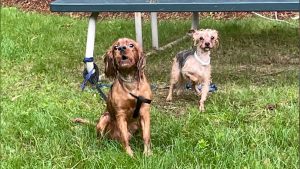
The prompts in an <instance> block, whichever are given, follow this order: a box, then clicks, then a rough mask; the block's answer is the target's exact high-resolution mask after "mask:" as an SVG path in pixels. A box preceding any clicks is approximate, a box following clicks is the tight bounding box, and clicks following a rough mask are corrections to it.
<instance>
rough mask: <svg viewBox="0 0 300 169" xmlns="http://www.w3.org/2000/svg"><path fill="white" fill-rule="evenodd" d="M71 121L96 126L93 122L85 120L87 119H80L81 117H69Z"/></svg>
mask: <svg viewBox="0 0 300 169" xmlns="http://www.w3.org/2000/svg"><path fill="white" fill-rule="evenodd" d="M71 121H72V122H73V123H80V124H87V125H91V126H96V124H95V123H93V122H91V121H89V120H87V119H82V118H74V119H71Z"/></svg>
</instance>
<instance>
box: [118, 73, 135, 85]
mask: <svg viewBox="0 0 300 169" xmlns="http://www.w3.org/2000/svg"><path fill="white" fill-rule="evenodd" d="M118 79H119V80H121V81H122V82H125V83H133V82H135V81H136V79H135V78H132V79H126V78H124V77H123V76H121V75H120V74H118Z"/></svg>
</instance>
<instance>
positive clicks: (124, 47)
mask: <svg viewBox="0 0 300 169" xmlns="http://www.w3.org/2000/svg"><path fill="white" fill-rule="evenodd" d="M118 50H119V51H125V50H126V46H119V47H118Z"/></svg>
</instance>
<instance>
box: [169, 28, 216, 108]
mask: <svg viewBox="0 0 300 169" xmlns="http://www.w3.org/2000/svg"><path fill="white" fill-rule="evenodd" d="M190 33H192V37H193V40H194V46H196V47H197V49H196V50H185V51H182V52H179V53H178V54H177V55H176V57H175V58H174V59H173V65H172V71H171V79H170V89H169V94H168V97H167V101H171V100H172V93H173V89H174V86H175V85H177V87H178V91H177V94H180V92H181V91H182V89H183V87H184V85H185V83H186V82H187V81H191V82H192V84H193V88H194V89H195V91H196V92H197V94H199V95H201V99H200V101H199V109H200V111H204V110H205V109H204V102H205V100H206V98H207V94H208V92H209V85H210V82H211V65H210V50H211V49H212V48H213V47H215V46H216V45H218V43H219V42H218V32H217V31H216V30H212V29H201V30H190ZM199 84H202V85H203V86H202V89H201V91H199V89H198V87H197V86H198V85H199Z"/></svg>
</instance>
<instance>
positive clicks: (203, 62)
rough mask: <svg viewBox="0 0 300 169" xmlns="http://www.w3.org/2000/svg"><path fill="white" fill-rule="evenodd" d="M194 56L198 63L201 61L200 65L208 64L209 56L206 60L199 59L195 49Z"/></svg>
mask: <svg viewBox="0 0 300 169" xmlns="http://www.w3.org/2000/svg"><path fill="white" fill-rule="evenodd" d="M194 56H195V58H196V60H197V61H198V62H199V63H201V65H203V66H207V65H209V64H210V58H209V59H208V61H206V62H205V61H203V60H201V59H200V58H199V56H198V55H197V51H195V53H194Z"/></svg>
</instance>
